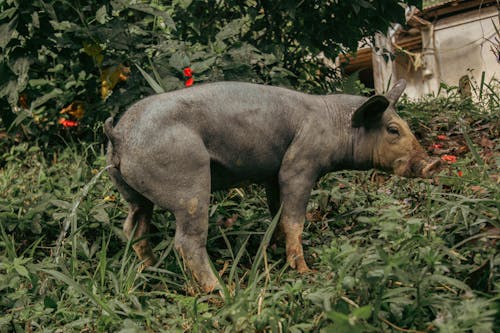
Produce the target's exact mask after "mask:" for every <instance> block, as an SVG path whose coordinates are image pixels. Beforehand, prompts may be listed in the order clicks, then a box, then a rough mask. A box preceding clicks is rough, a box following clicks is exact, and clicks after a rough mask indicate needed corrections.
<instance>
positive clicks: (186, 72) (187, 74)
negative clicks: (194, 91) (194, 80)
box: [184, 67, 193, 77]
mask: <svg viewBox="0 0 500 333" xmlns="http://www.w3.org/2000/svg"><path fill="white" fill-rule="evenodd" d="M184 76H185V77H191V76H193V71H192V70H191V68H189V67H186V68H184Z"/></svg>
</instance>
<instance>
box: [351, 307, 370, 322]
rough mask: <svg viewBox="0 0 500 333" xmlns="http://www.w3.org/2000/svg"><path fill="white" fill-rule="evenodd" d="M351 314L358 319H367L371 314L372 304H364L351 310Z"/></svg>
mask: <svg viewBox="0 0 500 333" xmlns="http://www.w3.org/2000/svg"><path fill="white" fill-rule="evenodd" d="M352 315H353V316H355V317H356V318H359V319H368V318H370V316H371V315H372V306H371V305H365V306H362V307H360V308H357V309H354V311H352Z"/></svg>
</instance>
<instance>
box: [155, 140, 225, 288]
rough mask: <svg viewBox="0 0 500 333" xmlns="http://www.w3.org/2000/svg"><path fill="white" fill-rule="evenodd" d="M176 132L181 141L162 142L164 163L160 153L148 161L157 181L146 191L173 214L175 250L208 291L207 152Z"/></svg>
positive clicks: (212, 283) (211, 281)
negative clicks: (165, 157) (164, 153)
mask: <svg viewBox="0 0 500 333" xmlns="http://www.w3.org/2000/svg"><path fill="white" fill-rule="evenodd" d="M177 134H178V136H179V137H182V140H170V141H169V142H168V144H165V146H167V147H168V148H169V149H168V162H167V163H165V162H163V163H162V160H161V159H162V158H164V156H163V155H162V154H159V153H158V154H154V156H158V160H157V161H151V164H152V165H155V167H149V168H148V170H147V172H150V175H151V176H150V177H151V179H156V180H157V181H156V182H154V183H153V182H152V183H151V184H152V185H151V186H150V187H148V194H149V196H150V198H151V200H152V201H153V202H154V203H155V204H157V205H158V206H160V207H163V208H165V209H168V210H169V211H171V212H172V213H173V214H174V216H175V224H176V230H175V240H174V245H175V249H176V250H177V252H178V253H179V254H180V255H181V257H182V258H183V260H184V264H185V265H186V266H187V268H188V269H189V271H190V272H191V273H192V275H193V276H194V278H195V279H196V281H197V282H198V283H199V284H200V285H201V287H202V288H203V289H204V290H205V291H206V292H210V291H212V290H214V289H215V288H216V287H217V278H216V277H215V274H214V273H213V272H212V269H211V266H210V261H209V257H208V254H207V249H206V243H207V236H208V205H209V203H210V183H211V182H210V179H211V177H210V155H209V153H208V151H207V149H206V148H205V145H204V143H203V141H202V140H201V138H200V137H198V136H197V135H196V134H194V133H192V132H190V131H182V130H179V132H178V133H177ZM160 180H161V181H160ZM158 184H161V186H158Z"/></svg>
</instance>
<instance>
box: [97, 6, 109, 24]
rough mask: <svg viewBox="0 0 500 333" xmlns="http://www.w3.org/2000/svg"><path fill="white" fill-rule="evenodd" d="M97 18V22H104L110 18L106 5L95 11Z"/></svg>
mask: <svg viewBox="0 0 500 333" xmlns="http://www.w3.org/2000/svg"><path fill="white" fill-rule="evenodd" d="M95 19H96V21H97V22H99V23H101V24H104V23H106V22H107V20H108V13H107V12H106V6H102V7H101V8H99V9H98V10H97V12H96V13H95Z"/></svg>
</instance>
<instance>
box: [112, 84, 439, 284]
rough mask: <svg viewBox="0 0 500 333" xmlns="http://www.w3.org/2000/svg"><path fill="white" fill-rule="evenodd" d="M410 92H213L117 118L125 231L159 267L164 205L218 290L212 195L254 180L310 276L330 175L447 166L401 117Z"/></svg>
mask: <svg viewBox="0 0 500 333" xmlns="http://www.w3.org/2000/svg"><path fill="white" fill-rule="evenodd" d="M405 86H406V83H405V81H404V80H400V81H398V82H397V83H396V84H395V86H394V87H393V88H392V89H391V90H390V91H389V92H388V93H387V94H385V95H375V96H372V97H370V98H367V97H361V96H354V95H347V94H333V95H309V94H305V93H301V92H297V91H293V90H289V89H285V88H281V87H274V86H266V85H259V84H252V83H242V82H218V83H208V84H200V85H198V86H195V87H191V88H187V89H183V90H178V91H173V92H168V93H163V94H159V95H154V96H150V97H147V98H144V99H142V100H141V101H139V102H137V103H136V104H134V105H133V106H132V107H130V108H129V109H128V110H127V111H126V112H125V113H124V114H123V116H122V117H121V119H120V120H119V121H118V122H117V124H116V125H114V120H113V118H108V119H107V120H106V121H105V124H104V131H105V134H106V136H107V137H108V139H109V144H108V150H107V159H108V162H109V164H110V168H109V175H110V178H111V180H112V182H113V183H114V185H115V186H116V188H117V189H118V191H119V192H120V193H121V195H122V196H123V198H124V199H125V200H126V201H127V202H128V204H129V211H128V216H127V218H126V220H125V222H124V225H123V230H124V232H125V234H126V235H127V237H129V238H131V237H132V238H133V241H134V243H133V248H134V250H135V252H136V253H137V255H138V257H139V258H140V259H141V260H142V262H143V264H144V265H146V266H148V265H153V264H154V263H155V260H156V259H155V255H154V253H153V251H152V247H151V245H150V244H149V241H148V239H147V237H145V236H146V234H147V233H148V231H149V224H150V220H151V215H152V212H153V206H154V205H158V206H160V207H162V208H164V209H167V210H169V211H170V212H172V213H173V214H174V216H175V219H176V231H175V239H174V245H175V248H176V250H177V251H178V253H180V255H181V256H182V258H183V260H184V262H185V264H186V266H187V267H188V268H189V270H190V271H191V273H192V275H193V276H194V278H195V279H196V281H197V282H198V283H199V285H200V286H201V287H202V289H203V290H204V291H206V292H210V291H212V290H214V288H218V287H219V286H218V280H217V278H216V276H215V275H214V273H213V271H212V269H211V266H210V262H209V257H208V255H207V250H206V241H207V233H208V206H209V202H210V193H211V191H216V190H221V189H227V188H230V187H234V186H237V185H238V184H241V183H242V182H251V183H259V184H262V185H264V186H265V190H266V197H267V203H268V206H269V210H270V212H271V214H272V215H273V216H274V215H275V214H277V212H278V211H279V210H280V207H281V215H280V221H279V224H278V225H279V229H280V231H281V233H282V234H283V236H284V240H285V246H286V258H287V262H288V264H289V265H290V267H292V268H294V269H296V270H297V271H298V272H301V273H303V272H308V271H309V267H308V265H307V263H306V261H305V260H304V252H303V248H302V231H303V226H304V220H305V213H306V207H307V203H308V200H309V196H310V192H311V189H312V188H313V186H314V185H315V182H316V181H317V179H318V178H319V177H321V176H322V175H324V174H325V173H328V172H331V171H335V170H343V169H356V170H367V169H371V168H377V169H381V170H385V171H388V172H391V173H394V174H396V175H400V176H404V177H429V176H430V175H431V174H432V173H433V172H435V170H436V169H437V168H438V165H439V161H438V160H433V159H430V158H429V156H428V155H427V154H426V152H425V151H424V149H423V148H422V147H421V145H420V144H419V143H418V141H417V140H416V138H415V136H414V135H413V133H412V132H411V130H410V128H409V127H408V125H407V123H406V122H405V121H404V120H403V119H401V118H400V117H399V116H398V115H397V114H396V112H395V108H394V104H395V103H396V102H397V100H398V98H399V97H400V96H401V94H402V92H403V91H404V89H405Z"/></svg>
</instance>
